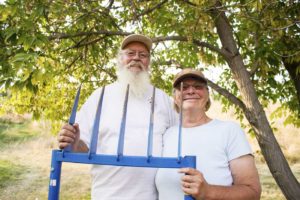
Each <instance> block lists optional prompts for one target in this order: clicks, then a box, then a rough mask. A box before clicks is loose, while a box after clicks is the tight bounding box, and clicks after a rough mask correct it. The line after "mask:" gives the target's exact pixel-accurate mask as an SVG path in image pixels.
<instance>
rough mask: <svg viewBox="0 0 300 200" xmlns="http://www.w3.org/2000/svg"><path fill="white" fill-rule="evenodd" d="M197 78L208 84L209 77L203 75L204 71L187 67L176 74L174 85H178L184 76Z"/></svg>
mask: <svg viewBox="0 0 300 200" xmlns="http://www.w3.org/2000/svg"><path fill="white" fill-rule="evenodd" d="M189 77H191V78H196V79H198V80H200V81H201V82H204V83H205V84H207V79H206V78H205V76H204V75H203V73H202V72H201V71H200V70H197V69H192V68H185V69H182V70H181V71H180V72H179V73H178V74H176V75H175V78H174V81H173V87H176V86H177V84H178V83H180V82H181V81H182V80H183V79H184V78H189Z"/></svg>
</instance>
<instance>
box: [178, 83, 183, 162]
mask: <svg viewBox="0 0 300 200" xmlns="http://www.w3.org/2000/svg"><path fill="white" fill-rule="evenodd" d="M182 91H183V82H181V83H180V95H181V96H180V113H179V126H178V151H177V152H178V155H177V157H178V162H181V143H182V142H181V135H182V134H181V132H182V105H183V97H182Z"/></svg>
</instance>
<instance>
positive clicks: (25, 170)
mask: <svg viewBox="0 0 300 200" xmlns="http://www.w3.org/2000/svg"><path fill="white" fill-rule="evenodd" d="M226 117H228V115H226ZM47 130H49V127H47V125H45V124H41V123H39V124H37V123H34V122H31V121H28V120H24V121H21V122H20V121H19V122H11V121H1V120H0V150H1V154H0V200H11V199H22V200H44V199H47V195H48V183H49V171H50V159H51V150H52V149H54V148H57V142H56V137H55V136H53V135H51V134H50V133H49V131H47ZM283 130H284V131H283ZM298 133H299V129H295V128H291V127H280V128H279V132H278V133H277V134H276V137H277V140H278V142H279V143H280V145H281V146H282V149H283V152H284V153H285V155H286V157H287V158H288V161H289V163H290V164H291V168H292V170H293V172H294V174H295V175H296V177H297V178H298V180H299V179H300V163H299V161H300V157H299V155H300V149H299V148H298V147H299V146H300V144H299V141H300V135H299V134H298ZM249 140H250V143H251V146H252V148H253V149H254V151H257V152H259V148H258V145H257V142H256V141H255V139H253V138H249ZM298 145H299V146H298ZM256 162H257V167H258V171H259V174H260V179H261V184H262V189H263V192H262V198H261V199H262V200H284V199H285V197H284V196H283V194H282V193H281V191H280V189H279V188H278V186H277V185H276V183H275V180H274V179H273V177H272V175H271V173H270V172H269V169H268V167H267V165H266V164H265V162H264V160H263V159H262V157H261V155H260V154H259V153H258V154H257V155H256ZM89 168H90V166H89V165H84V164H74V163H63V167H62V174H61V176H62V178H61V192H60V199H62V200H69V199H71V200H73V199H74V200H90V186H91V184H90V182H91V179H90V174H89V173H90V172H89Z"/></svg>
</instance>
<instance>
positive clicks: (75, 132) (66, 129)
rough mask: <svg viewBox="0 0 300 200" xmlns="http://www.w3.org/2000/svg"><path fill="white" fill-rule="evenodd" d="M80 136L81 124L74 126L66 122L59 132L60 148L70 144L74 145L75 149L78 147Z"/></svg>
mask: <svg viewBox="0 0 300 200" xmlns="http://www.w3.org/2000/svg"><path fill="white" fill-rule="evenodd" d="M79 138H80V131H79V125H78V124H77V123H76V124H74V125H73V126H72V125H70V124H65V125H63V126H62V128H61V130H60V131H59V133H58V138H57V140H58V147H59V148H60V149H64V148H66V147H67V146H69V145H73V149H76V148H77V146H78V143H79Z"/></svg>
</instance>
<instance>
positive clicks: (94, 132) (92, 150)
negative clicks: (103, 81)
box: [88, 86, 105, 159]
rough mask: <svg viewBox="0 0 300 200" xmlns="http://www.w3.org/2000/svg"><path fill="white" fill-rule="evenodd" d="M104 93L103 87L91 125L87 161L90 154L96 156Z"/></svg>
mask: <svg viewBox="0 0 300 200" xmlns="http://www.w3.org/2000/svg"><path fill="white" fill-rule="evenodd" d="M104 92H105V86H103V88H102V91H101V95H100V98H99V101H98V107H97V111H96V116H95V119H94V124H93V130H92V135H91V140H90V149H89V153H88V154H89V159H90V158H91V155H92V154H96V150H97V143H98V135H99V126H100V118H101V112H102V103H103V96H104Z"/></svg>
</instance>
